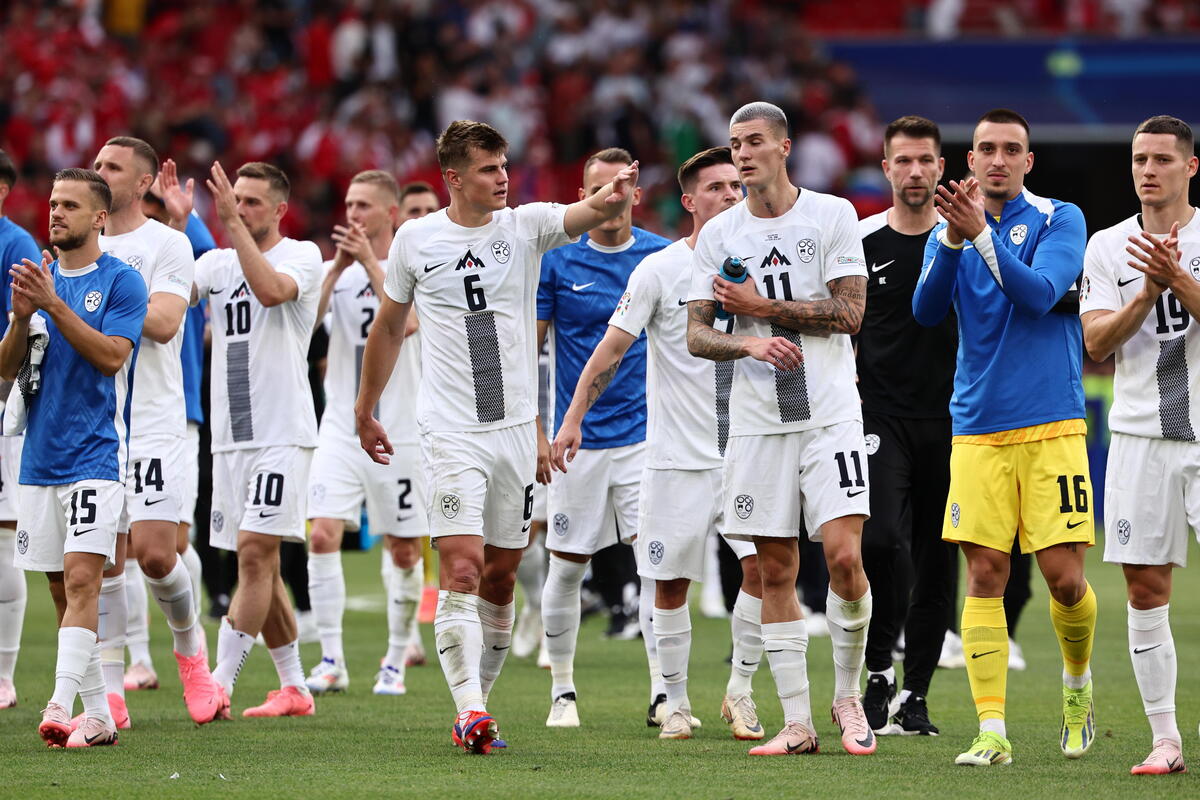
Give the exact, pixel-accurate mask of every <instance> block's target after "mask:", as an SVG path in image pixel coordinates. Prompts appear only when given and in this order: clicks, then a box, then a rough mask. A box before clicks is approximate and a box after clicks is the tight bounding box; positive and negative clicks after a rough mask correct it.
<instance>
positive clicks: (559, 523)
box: [554, 514, 571, 536]
mask: <svg viewBox="0 0 1200 800" xmlns="http://www.w3.org/2000/svg"><path fill="white" fill-rule="evenodd" d="M570 529H571V518H570V517H568V516H567V515H566V514H555V515H554V532H555V533H557V534H558V535H559V536H566V535H567V531H569V530H570Z"/></svg>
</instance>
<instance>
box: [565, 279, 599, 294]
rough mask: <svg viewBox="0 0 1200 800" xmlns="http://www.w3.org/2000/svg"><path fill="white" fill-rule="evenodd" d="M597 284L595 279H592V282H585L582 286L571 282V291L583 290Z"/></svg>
mask: <svg viewBox="0 0 1200 800" xmlns="http://www.w3.org/2000/svg"><path fill="white" fill-rule="evenodd" d="M595 285H596V282H595V281H592V282H591V283H585V284H583V285H582V286H580V285H579V284H578V283H572V284H571V291H573V292H582V291H583V290H584V289H586V288H588V287H589V286H595Z"/></svg>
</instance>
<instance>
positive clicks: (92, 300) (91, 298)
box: [83, 290, 104, 311]
mask: <svg viewBox="0 0 1200 800" xmlns="http://www.w3.org/2000/svg"><path fill="white" fill-rule="evenodd" d="M103 299H104V295H102V294H100V292H98V291H95V290H93V291H90V292H88V293H87V294H86V295H85V296H84V298H83V307H84V308H86V309H87V310H88V311H95V310H96V309H97V308H99V307H100V301H101V300H103Z"/></svg>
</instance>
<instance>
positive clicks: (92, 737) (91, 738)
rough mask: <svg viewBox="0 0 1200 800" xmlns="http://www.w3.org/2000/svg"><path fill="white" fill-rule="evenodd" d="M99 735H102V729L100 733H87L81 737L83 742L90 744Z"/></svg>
mask: <svg viewBox="0 0 1200 800" xmlns="http://www.w3.org/2000/svg"><path fill="white" fill-rule="evenodd" d="M101 736H104V732H103V731H101V732H100V733H97V734H96V735H95V736H87V735H85V736H84V737H83V740H84V741H85V742H87V743H88V744H91V743H92V742H94V741H96V740H97V739H99V738H100V737H101Z"/></svg>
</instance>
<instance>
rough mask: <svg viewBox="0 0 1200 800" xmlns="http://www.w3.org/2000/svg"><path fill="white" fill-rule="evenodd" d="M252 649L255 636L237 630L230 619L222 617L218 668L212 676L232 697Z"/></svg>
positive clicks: (218, 639) (219, 631) (218, 640)
mask: <svg viewBox="0 0 1200 800" xmlns="http://www.w3.org/2000/svg"><path fill="white" fill-rule="evenodd" d="M252 647H254V637H253V636H251V635H250V634H248V633H242V632H241V631H239V630H235V629H234V627H233V626H232V625H230V624H229V617H221V627H220V628H219V629H218V630H217V667H216V669H214V670H213V671H212V676H213V678H214V679H215V680H216V681H217V683H219V684H221V686H222V687H224V689H225V693H226V694H227V695H229V696H230V697H232V696H233V687H234V684H236V683H237V679H238V675H239V674H241V671H242V667H243V666H244V665H245V663H246V656H248V655H250V648H252Z"/></svg>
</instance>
